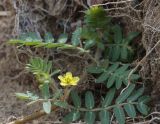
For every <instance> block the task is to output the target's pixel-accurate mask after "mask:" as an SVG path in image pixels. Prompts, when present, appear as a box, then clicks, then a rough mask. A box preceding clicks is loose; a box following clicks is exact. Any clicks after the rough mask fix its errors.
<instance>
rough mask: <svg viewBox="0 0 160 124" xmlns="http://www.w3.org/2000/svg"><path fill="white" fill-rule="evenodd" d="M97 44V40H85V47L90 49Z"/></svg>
mask: <svg viewBox="0 0 160 124" xmlns="http://www.w3.org/2000/svg"><path fill="white" fill-rule="evenodd" d="M95 44H96V41H95V40H87V41H85V45H84V49H89V48H91V47H93V46H94V45H95Z"/></svg>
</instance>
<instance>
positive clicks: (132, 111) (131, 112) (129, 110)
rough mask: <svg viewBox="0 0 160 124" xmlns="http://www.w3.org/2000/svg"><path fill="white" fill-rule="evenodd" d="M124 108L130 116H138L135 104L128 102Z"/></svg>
mask: <svg viewBox="0 0 160 124" xmlns="http://www.w3.org/2000/svg"><path fill="white" fill-rule="evenodd" d="M124 109H125V111H126V112H127V114H128V116H130V117H131V118H135V117H136V110H135V108H134V105H132V104H126V105H124Z"/></svg>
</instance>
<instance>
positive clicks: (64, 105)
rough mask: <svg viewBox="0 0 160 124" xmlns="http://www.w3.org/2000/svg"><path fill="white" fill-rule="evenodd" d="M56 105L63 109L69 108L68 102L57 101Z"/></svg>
mask: <svg viewBox="0 0 160 124" xmlns="http://www.w3.org/2000/svg"><path fill="white" fill-rule="evenodd" d="M54 105H56V106H59V107H61V108H67V106H68V103H67V102H66V101H55V102H54Z"/></svg>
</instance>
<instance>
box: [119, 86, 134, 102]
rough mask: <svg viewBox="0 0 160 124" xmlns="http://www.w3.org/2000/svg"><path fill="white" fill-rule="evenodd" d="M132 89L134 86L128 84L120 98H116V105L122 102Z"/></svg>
mask: <svg viewBox="0 0 160 124" xmlns="http://www.w3.org/2000/svg"><path fill="white" fill-rule="evenodd" d="M134 88H135V84H130V85H129V87H128V88H127V89H126V90H125V91H124V92H122V94H121V95H120V96H118V98H117V99H116V103H122V102H124V101H125V100H126V99H127V98H128V97H129V96H130V94H131V93H132V91H133V90H134Z"/></svg>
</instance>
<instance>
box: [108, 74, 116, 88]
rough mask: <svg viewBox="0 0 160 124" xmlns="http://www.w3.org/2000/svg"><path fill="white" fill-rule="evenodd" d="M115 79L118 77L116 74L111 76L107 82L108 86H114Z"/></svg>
mask: <svg viewBox="0 0 160 124" xmlns="http://www.w3.org/2000/svg"><path fill="white" fill-rule="evenodd" d="M115 79H116V77H115V76H114V75H112V76H111V77H109V79H108V82H107V88H110V87H112V86H113V84H114V81H115Z"/></svg>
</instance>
